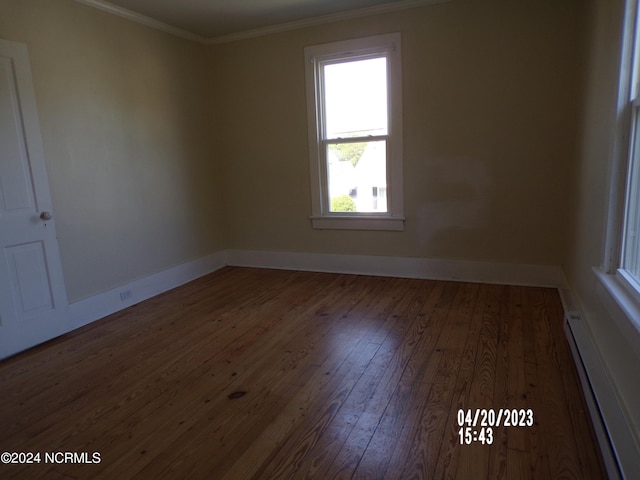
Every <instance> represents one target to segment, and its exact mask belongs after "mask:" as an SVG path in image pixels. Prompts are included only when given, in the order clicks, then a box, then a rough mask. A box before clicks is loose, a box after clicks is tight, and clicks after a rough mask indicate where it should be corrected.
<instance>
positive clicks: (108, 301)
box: [69, 251, 227, 328]
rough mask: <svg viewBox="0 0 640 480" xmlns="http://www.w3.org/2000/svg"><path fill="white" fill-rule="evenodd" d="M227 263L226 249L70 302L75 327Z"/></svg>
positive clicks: (70, 313) (70, 311)
mask: <svg viewBox="0 0 640 480" xmlns="http://www.w3.org/2000/svg"><path fill="white" fill-rule="evenodd" d="M226 265H227V258H226V252H225V251H221V252H217V253H214V254H211V255H208V256H206V257H202V258H199V259H196V260H193V261H191V262H187V263H184V264H182V265H178V266H176V267H173V268H169V269H167V270H164V271H162V272H159V273H156V274H153V275H150V276H148V277H145V278H142V279H140V280H135V281H133V282H130V283H127V284H125V285H120V286H119V287H116V288H112V289H110V290H107V291H105V292H102V293H98V294H96V295H93V296H91V297H88V298H85V299H83V300H79V301H77V302H74V303H71V304H70V305H69V315H70V317H71V322H72V325H73V328H78V327H81V326H83V325H86V324H88V323H91V322H93V321H95V320H98V319H100V318H103V317H106V316H107V315H111V314H112V313H115V312H117V311H119V310H122V309H124V308H127V307H129V306H131V305H134V304H136V303H140V302H142V301H143V300H147V299H148V298H151V297H154V296H156V295H159V294H160V293H162V292H166V291H167V290H171V289H172V288H176V287H178V286H180V285H182V284H184V283H187V282H190V281H192V280H195V279H196V278H199V277H201V276H203V275H206V274H208V273H211V272H214V271H216V270H218V269H220V268H222V267H224V266H226Z"/></svg>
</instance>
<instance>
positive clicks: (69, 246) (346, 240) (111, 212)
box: [0, 0, 584, 301]
mask: <svg viewBox="0 0 640 480" xmlns="http://www.w3.org/2000/svg"><path fill="white" fill-rule="evenodd" d="M583 11H584V8H583V2H581V1H579V0H567V1H563V2H560V3H559V2H556V1H553V0H544V1H539V2H535V3H531V2H513V1H511V0H482V1H480V0H455V1H453V2H449V3H443V4H437V5H433V6H429V7H424V8H418V9H412V10H406V11H402V12H397V13H393V14H386V15H382V16H373V17H366V18H361V19H355V20H349V21H345V22H338V23H335V24H331V25H322V26H318V27H312V28H306V29H302V30H297V31H290V32H285V33H281V34H275V35H269V36H265V37H261V38H256V39H250V40H244V41H237V42H233V43H229V44H222V45H212V46H204V45H198V44H195V43H192V42H189V41H187V40H182V39H178V38H175V37H172V36H170V35H168V34H165V33H161V32H157V31H154V30H152V29H149V28H147V27H143V26H141V25H138V24H135V23H132V22H129V21H127V20H124V19H121V18H118V17H115V16H111V15H108V14H106V13H103V12H100V11H97V10H94V9H91V8H89V7H86V6H84V5H81V4H78V3H76V2H73V1H72V0H3V2H2V3H0V37H1V38H5V39H8V40H16V41H21V42H24V43H26V44H27V45H28V47H29V49H30V54H31V60H32V67H33V73H34V81H35V86H36V95H37V98H38V105H39V108H40V115H41V123H42V131H43V137H44V138H43V140H44V146H45V153H46V157H47V165H48V169H49V176H50V183H51V187H52V192H53V200H54V206H55V208H56V218H57V227H58V233H59V237H60V247H61V254H62V260H63V265H64V273H65V277H66V282H67V290H68V293H69V297H70V300H71V301H74V300H77V299H80V298H83V297H85V296H88V295H91V294H93V293H97V292H99V291H102V290H105V289H108V288H112V287H114V286H116V285H118V284H122V283H126V282H129V281H132V280H135V279H138V278H142V277H145V276H148V275H150V274H151V273H154V272H156V271H160V270H162V269H164V268H168V267H170V266H173V265H176V264H179V263H182V262H185V261H187V260H190V259H193V258H197V257H200V256H203V255H206V254H208V253H212V252H215V251H218V250H221V249H224V248H235V249H255V250H278V251H300V252H338V253H353V254H369V255H399V256H417V257H426V258H450V259H472V260H482V261H499V262H514V263H532V264H552V265H557V264H560V263H562V261H563V252H564V247H563V245H564V244H565V242H566V238H567V234H568V233H569V231H568V229H567V221H566V218H567V215H568V210H567V192H566V187H567V184H568V182H569V180H570V177H571V174H572V173H571V172H570V170H571V168H572V166H573V165H574V164H575V157H576V139H577V136H578V125H579V122H578V118H579V116H580V114H581V112H580V106H581V103H580V101H581V97H582V92H581V90H582V86H581V82H582V80H581V78H582V77H581V73H582V67H583V65H582V63H583V62H582V52H583V46H584V45H583V41H582V32H583V27H584V25H583V24H584V18H583V17H584V15H583ZM395 31H399V32H401V33H402V42H403V43H402V45H403V47H402V48H403V90H404V151H405V158H404V172H405V213H406V217H407V222H406V229H405V231H404V232H355V231H321V230H314V229H312V228H311V226H310V222H309V218H308V217H309V215H310V212H311V199H310V189H309V165H308V155H307V126H306V103H305V91H304V64H303V48H304V47H305V46H306V45H311V44H317V43H322V42H328V41H334V40H341V39H346V38H351V37H356V36H362V35H370V34H378V33H386V32H395Z"/></svg>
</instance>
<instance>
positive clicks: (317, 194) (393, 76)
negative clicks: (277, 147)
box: [304, 33, 405, 231]
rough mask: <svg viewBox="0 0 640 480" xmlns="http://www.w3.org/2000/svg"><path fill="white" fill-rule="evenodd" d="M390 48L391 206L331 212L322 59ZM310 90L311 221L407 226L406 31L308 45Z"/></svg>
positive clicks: (353, 226) (324, 225) (323, 225)
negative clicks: (402, 37) (404, 171)
mask: <svg viewBox="0 0 640 480" xmlns="http://www.w3.org/2000/svg"><path fill="white" fill-rule="evenodd" d="M380 53H384V54H385V55H386V56H387V62H388V63H387V65H388V68H387V92H388V102H389V105H388V116H389V122H388V132H387V136H386V137H387V143H388V144H387V202H388V203H387V212H386V213H378V212H352V213H351V212H350V213H345V212H330V211H329V208H328V205H329V199H328V195H327V190H328V186H327V173H326V165H323V160H322V159H323V155H322V154H321V152H320V149H322V148H323V147H324V144H325V141H324V139H323V138H322V135H321V128H322V124H321V117H320V115H321V112H320V110H321V108H322V107H321V105H320V101H321V97H320V96H319V90H318V89H319V88H320V86H319V72H318V68H317V65H318V63H319V62H321V61H326V60H332V59H341V58H347V57H354V59H355V57H359V56H367V55H375V54H380ZM304 56H305V77H306V93H307V126H308V137H309V167H310V179H311V217H310V218H311V224H312V226H313V228H317V229H349V230H395V231H402V230H404V221H405V217H404V192H403V176H402V162H403V160H402V158H403V157H402V153H403V152H402V83H401V81H402V79H401V43H400V33H390V34H384V35H375V36H370V37H362V38H357V39H352V40H345V41H339V42H331V43H325V44H320V45H312V46H308V47H306V48H305V49H304Z"/></svg>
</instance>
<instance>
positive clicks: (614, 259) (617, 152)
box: [594, 0, 640, 352]
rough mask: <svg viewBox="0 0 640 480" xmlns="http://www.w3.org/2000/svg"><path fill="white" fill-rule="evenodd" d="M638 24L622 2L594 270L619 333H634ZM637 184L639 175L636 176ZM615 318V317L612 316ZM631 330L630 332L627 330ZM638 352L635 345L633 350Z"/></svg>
mask: <svg viewBox="0 0 640 480" xmlns="http://www.w3.org/2000/svg"><path fill="white" fill-rule="evenodd" d="M639 28H640V25H639V22H638V0H628V1H626V2H625V17H624V23H623V38H622V46H621V47H622V48H621V55H620V69H619V81H618V101H617V105H616V126H615V138H614V142H613V146H612V151H611V159H612V161H611V166H610V172H609V175H610V181H611V183H610V188H609V198H608V200H609V201H608V210H607V218H606V228H605V239H604V240H605V245H604V258H603V264H602V267H601V268H594V271H595V273H596V276H597V278H598V279H599V280H600V283H601V284H602V285H603V286H604V287H605V289H606V291H608V293H609V294H610V295H611V297H612V298H613V299H614V300H615V302H616V303H617V305H618V306H619V308H620V309H621V310H622V312H623V313H624V315H625V316H626V318H627V320H628V321H629V323H630V325H629V324H627V325H625V324H624V323H620V326H621V327H623V329H624V330H623V331H625V332H627V333H628V334H631V333H632V331H633V332H635V335H637V334H639V333H640V284H638V282H637V281H636V280H635V279H634V278H633V277H632V276H631V275H630V274H629V273H628V272H627V271H625V269H624V268H622V265H623V260H624V258H623V257H624V242H625V229H626V218H627V215H628V214H629V210H630V209H631V208H633V206H631V205H629V196H630V190H631V186H630V181H631V179H630V173H631V164H632V157H633V149H634V142H635V143H636V145H635V148H637V149H640V139H637V138H634V130H635V126H636V122H640V111H639V110H638V109H637V107H638V105H640V48H639V44H640V30H639ZM638 183H639V186H640V177H639V178H638ZM616 318H617V317H616ZM629 326H632V328H631V330H627V329H628V328H629ZM638 351H639V352H640V346H638Z"/></svg>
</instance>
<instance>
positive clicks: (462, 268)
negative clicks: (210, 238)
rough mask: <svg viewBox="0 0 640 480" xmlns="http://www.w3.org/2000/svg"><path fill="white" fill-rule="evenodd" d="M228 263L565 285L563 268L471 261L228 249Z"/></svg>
mask: <svg viewBox="0 0 640 480" xmlns="http://www.w3.org/2000/svg"><path fill="white" fill-rule="evenodd" d="M227 261H228V264H229V265H233V266H238V267H260V268H276V269H285V270H305V271H314V272H329V273H347V274H356V275H374V276H386V277H405V278H425V279H432V280H453V281H461V282H478V283H493V284H507V285H522V286H539V287H555V288H564V287H565V286H566V281H565V277H564V273H563V271H562V269H561V268H560V267H558V266H553V265H523V264H507V263H492V262H476V261H470V260H443V259H428V258H413V257H382V256H371V255H339V254H328V253H292V252H265V251H250V250H228V251H227Z"/></svg>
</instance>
